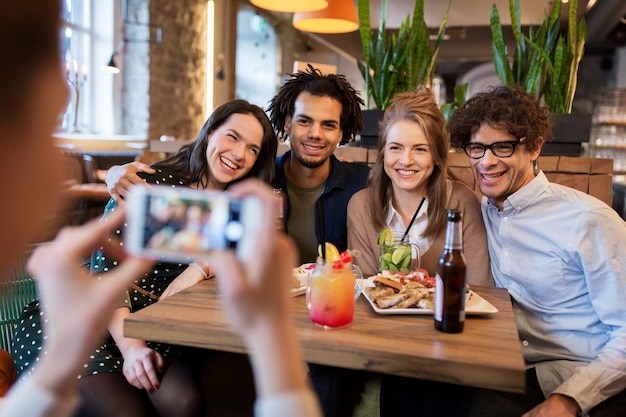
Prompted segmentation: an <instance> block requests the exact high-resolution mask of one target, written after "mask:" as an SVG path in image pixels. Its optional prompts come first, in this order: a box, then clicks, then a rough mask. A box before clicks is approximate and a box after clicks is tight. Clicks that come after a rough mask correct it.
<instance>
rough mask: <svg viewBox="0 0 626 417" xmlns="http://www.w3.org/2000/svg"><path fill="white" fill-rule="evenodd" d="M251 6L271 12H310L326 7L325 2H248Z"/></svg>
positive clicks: (309, 0) (277, 0) (281, 0)
mask: <svg viewBox="0 0 626 417" xmlns="http://www.w3.org/2000/svg"><path fill="white" fill-rule="evenodd" d="M250 3H252V5H253V6H256V7H259V8H261V9H265V10H271V11H273V12H282V13H295V12H312V11H315V10H321V9H323V8H325V7H326V6H328V1H327V0H250Z"/></svg>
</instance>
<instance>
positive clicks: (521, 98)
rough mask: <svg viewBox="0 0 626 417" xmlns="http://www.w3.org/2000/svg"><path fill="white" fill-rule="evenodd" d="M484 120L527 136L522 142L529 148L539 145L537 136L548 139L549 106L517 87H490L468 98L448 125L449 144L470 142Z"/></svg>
mask: <svg viewBox="0 0 626 417" xmlns="http://www.w3.org/2000/svg"><path fill="white" fill-rule="evenodd" d="M483 122H484V123H487V124H488V125H489V126H490V127H492V128H494V129H501V130H506V131H507V132H509V133H510V134H511V135H513V136H515V137H516V138H518V139H521V138H526V140H525V141H524V143H525V144H526V145H527V147H528V150H530V151H533V150H536V149H537V147H538V146H540V142H539V138H543V139H544V141H547V140H549V139H551V134H552V124H551V122H550V112H549V111H548V108H547V107H545V106H540V105H539V104H538V103H537V99H536V98H535V96H533V95H531V94H530V93H527V92H526V91H524V90H522V89H521V88H520V87H509V86H497V87H492V88H491V89H490V90H489V91H486V92H481V93H478V94H476V95H475V96H473V97H472V98H470V99H469V100H467V101H466V102H465V104H464V105H463V107H461V109H459V111H458V112H456V113H455V114H454V116H453V117H452V119H451V120H450V123H449V125H448V131H449V132H450V143H451V145H452V146H455V147H461V146H463V145H465V144H467V143H469V141H470V139H471V137H472V134H473V133H475V132H476V131H478V129H479V128H480V125H481V123H483Z"/></svg>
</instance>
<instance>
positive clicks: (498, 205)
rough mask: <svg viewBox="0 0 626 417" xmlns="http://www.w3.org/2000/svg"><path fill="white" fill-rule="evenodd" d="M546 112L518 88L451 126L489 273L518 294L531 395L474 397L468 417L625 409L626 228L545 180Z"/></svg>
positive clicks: (598, 204)
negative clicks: (470, 179)
mask: <svg viewBox="0 0 626 417" xmlns="http://www.w3.org/2000/svg"><path fill="white" fill-rule="evenodd" d="M550 132H551V126H550V114H549V113H548V110H547V109H546V108H545V107H541V106H539V105H538V104H537V102H536V99H535V97H534V96H532V95H530V94H528V93H526V92H524V91H523V90H521V89H520V88H517V87H495V88H493V89H492V90H490V91H488V92H484V93H479V94H477V95H476V96H474V97H472V98H471V99H469V100H468V101H467V102H466V103H465V105H464V106H463V107H462V108H461V109H460V110H459V112H458V113H457V114H456V115H455V116H454V118H453V119H452V121H451V123H450V136H451V139H452V141H453V143H455V144H458V145H460V146H462V147H463V149H464V150H465V152H466V153H467V155H468V156H469V157H470V163H471V167H472V170H473V173H474V177H475V180H476V183H477V184H478V186H479V187H480V191H481V192H482V194H483V196H484V197H483V199H482V204H481V206H482V214H483V219H484V221H485V227H486V230H487V241H488V244H489V254H490V258H491V271H492V274H493V277H494V280H495V283H496V285H497V286H498V287H503V288H506V289H507V290H508V292H509V294H510V295H511V300H512V302H513V311H514V312H515V320H516V324H517V329H518V332H519V338H520V342H521V347H522V354H523V356H524V359H525V361H526V364H527V375H526V391H525V393H524V394H520V395H516V394H508V393H503V392H497V391H487V390H476V391H475V393H474V396H473V404H472V415H474V416H481V417H489V416H520V415H523V416H524V417H538V416H545V417H561V416H563V417H565V416H571V417H574V416H577V415H590V416H592V417H599V416H618V415H623V414H624V410H625V409H626V393H625V392H624V388H625V387H626V314H624V300H626V223H625V222H624V221H623V220H622V219H621V218H620V217H619V216H618V214H617V213H616V212H615V211H614V210H613V209H612V208H611V207H609V206H608V205H607V204H605V203H603V202H602V201H600V200H598V199H596V198H594V197H592V196H589V195H587V194H585V193H583V192H580V191H577V190H574V189H572V188H569V187H566V186H562V185H558V184H553V183H550V182H549V181H548V180H547V178H546V176H545V174H544V173H543V172H542V171H540V170H538V169H537V159H538V158H539V157H540V156H539V155H540V153H541V149H542V146H543V144H544V143H545V141H546V140H547V139H548V138H549V135H550Z"/></svg>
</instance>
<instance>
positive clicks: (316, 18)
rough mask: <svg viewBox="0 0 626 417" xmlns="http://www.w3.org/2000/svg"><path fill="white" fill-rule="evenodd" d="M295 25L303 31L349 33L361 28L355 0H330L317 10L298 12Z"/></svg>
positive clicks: (294, 20) (294, 16)
mask: <svg viewBox="0 0 626 417" xmlns="http://www.w3.org/2000/svg"><path fill="white" fill-rule="evenodd" d="M293 27H295V28H296V29H298V30H301V31H303V32H313V33H347V32H354V31H355V30H357V29H358V28H359V21H358V15H357V11H356V5H355V4H354V0H329V1H328V7H326V8H325V9H322V10H318V11H315V12H297V13H294V15H293Z"/></svg>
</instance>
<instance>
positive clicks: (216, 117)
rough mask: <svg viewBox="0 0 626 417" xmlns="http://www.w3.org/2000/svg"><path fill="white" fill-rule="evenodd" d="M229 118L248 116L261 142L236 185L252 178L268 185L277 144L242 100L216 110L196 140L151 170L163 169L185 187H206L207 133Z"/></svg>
mask: <svg viewBox="0 0 626 417" xmlns="http://www.w3.org/2000/svg"><path fill="white" fill-rule="evenodd" d="M233 114H250V115H252V116H254V117H255V118H256V119H257V120H258V121H259V123H261V127H262V128H263V139H262V141H261V151H260V152H259V156H258V157H257V160H256V162H255V163H254V165H253V166H252V169H250V172H248V173H247V174H246V175H244V176H243V177H242V178H239V179H238V180H237V181H241V180H243V179H245V178H251V177H256V178H260V179H261V180H263V181H265V182H267V183H271V182H272V181H273V179H274V167H275V165H276V150H277V149H278V140H277V139H276V134H275V133H274V129H272V125H271V124H270V121H269V119H268V118H267V115H266V114H265V112H264V111H263V109H262V108H260V107H259V106H256V105H254V104H251V103H249V102H247V101H245V100H231V101H227V102H226V103H224V104H222V105H221V106H219V107H217V108H216V109H215V110H214V111H213V113H211V115H210V116H209V118H208V119H207V121H206V122H205V123H204V126H202V129H200V133H198V136H197V138H196V140H194V141H193V142H191V143H190V144H188V145H185V146H183V147H182V148H180V150H179V151H178V152H177V153H176V154H175V155H173V156H171V157H169V158H167V159H164V160H163V161H161V162H157V163H156V164H154V165H153V166H154V167H155V168H163V169H167V170H168V171H169V172H171V173H172V174H175V175H176V176H178V177H180V178H181V179H183V180H184V181H185V182H187V183H189V184H193V183H196V182H198V183H200V184H201V185H202V186H206V185H207V184H206V183H205V182H206V173H207V170H208V169H209V166H208V163H207V159H206V149H207V146H208V144H209V139H210V136H211V133H213V131H214V130H216V129H218V128H219V127H220V126H221V125H223V124H224V123H226V121H227V120H228V118H229V117H230V116H232V115H233Z"/></svg>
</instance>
